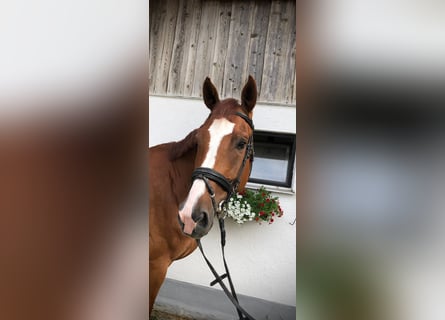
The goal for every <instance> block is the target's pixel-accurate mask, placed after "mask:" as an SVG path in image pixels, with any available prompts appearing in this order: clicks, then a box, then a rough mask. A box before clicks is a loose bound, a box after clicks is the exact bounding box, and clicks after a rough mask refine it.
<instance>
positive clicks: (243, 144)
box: [236, 140, 246, 150]
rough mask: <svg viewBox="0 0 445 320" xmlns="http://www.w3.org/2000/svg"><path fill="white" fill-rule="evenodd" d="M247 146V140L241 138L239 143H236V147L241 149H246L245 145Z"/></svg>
mask: <svg viewBox="0 0 445 320" xmlns="http://www.w3.org/2000/svg"><path fill="white" fill-rule="evenodd" d="M245 146H246V141H244V140H241V141H240V142H238V144H237V145H236V148H237V149H239V150H242V149H244V147H245Z"/></svg>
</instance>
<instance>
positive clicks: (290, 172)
mask: <svg viewBox="0 0 445 320" xmlns="http://www.w3.org/2000/svg"><path fill="white" fill-rule="evenodd" d="M267 139H272V141H266V140H267ZM258 140H259V141H258ZM273 140H278V141H276V143H278V144H281V145H285V146H287V147H290V152H289V156H288V158H287V159H286V160H287V161H288V164H287V168H286V179H285V181H284V182H283V181H279V180H269V179H258V178H252V177H249V180H248V182H247V185H246V187H247V188H258V187H260V186H264V187H265V188H266V189H268V190H270V191H274V192H282V193H294V192H295V190H294V180H295V179H294V175H295V158H296V154H295V150H296V140H297V139H296V135H295V133H288V132H276V131H267V130H254V133H253V141H254V150H255V146H256V145H258V144H261V143H262V142H264V143H271V142H272V143H273V142H274V141H273ZM255 157H256V158H258V156H257V155H255ZM255 157H254V163H253V165H255Z"/></svg>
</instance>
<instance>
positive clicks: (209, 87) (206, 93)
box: [202, 77, 219, 110]
mask: <svg viewBox="0 0 445 320" xmlns="http://www.w3.org/2000/svg"><path fill="white" fill-rule="evenodd" d="M202 96H203V97H204V103H205V104H206V106H207V107H208V108H209V109H210V110H213V107H214V106H215V105H216V104H217V103H218V102H219V97H218V91H217V90H216V88H215V86H214V85H213V83H212V81H210V79H209V77H207V78H206V79H205V81H204V85H203V87H202Z"/></svg>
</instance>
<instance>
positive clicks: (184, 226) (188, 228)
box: [178, 208, 214, 239]
mask: <svg viewBox="0 0 445 320" xmlns="http://www.w3.org/2000/svg"><path fill="white" fill-rule="evenodd" d="M213 216H214V214H213V212H209V210H203V209H201V208H195V209H193V212H192V214H191V216H189V215H186V214H181V211H180V212H179V214H178V221H179V226H180V227H181V231H182V232H183V233H184V234H185V235H187V236H189V237H192V238H194V239H200V238H202V237H203V236H205V235H206V234H207V233H209V231H210V229H211V228H212V225H213Z"/></svg>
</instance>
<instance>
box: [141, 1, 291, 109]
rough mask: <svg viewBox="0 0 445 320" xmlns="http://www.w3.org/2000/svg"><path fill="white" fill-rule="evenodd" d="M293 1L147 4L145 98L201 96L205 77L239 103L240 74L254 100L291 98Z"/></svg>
mask: <svg viewBox="0 0 445 320" xmlns="http://www.w3.org/2000/svg"><path fill="white" fill-rule="evenodd" d="M295 11H296V8H295V1H294V0H272V1H268V0H161V1H156V0H153V1H150V40H149V41H150V44H149V46H150V54H149V56H150V78H149V81H150V94H154V95H167V96H184V97H201V96H202V94H201V90H202V83H203V82H204V79H205V77H207V76H209V77H210V78H211V79H212V82H213V83H214V84H215V85H216V87H217V88H218V91H219V93H220V96H221V97H232V96H233V97H235V98H239V96H240V91H241V89H242V86H243V85H244V83H245V81H246V80H247V77H248V75H249V74H250V75H252V76H253V77H254V78H255V80H256V81H257V84H258V89H259V93H260V95H259V99H258V100H259V101H260V102H274V103H280V104H286V105H294V104H295V100H296V96H295V95H296V93H295V88H296V83H295V81H296V75H295V52H296V12H295Z"/></svg>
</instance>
